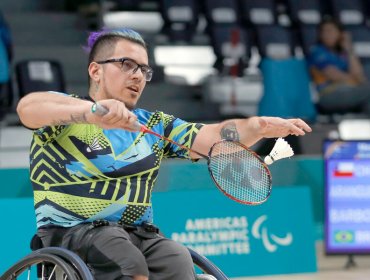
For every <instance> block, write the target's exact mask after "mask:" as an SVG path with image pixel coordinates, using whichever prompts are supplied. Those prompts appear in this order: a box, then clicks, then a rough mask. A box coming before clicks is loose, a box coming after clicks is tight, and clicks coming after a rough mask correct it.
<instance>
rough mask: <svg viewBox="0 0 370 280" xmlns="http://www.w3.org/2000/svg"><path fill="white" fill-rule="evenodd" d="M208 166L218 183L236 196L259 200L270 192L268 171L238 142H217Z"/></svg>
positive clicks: (240, 199)
mask: <svg viewBox="0 0 370 280" xmlns="http://www.w3.org/2000/svg"><path fill="white" fill-rule="evenodd" d="M209 168H210V171H211V173H212V176H213V179H214V180H215V182H216V184H217V185H218V187H219V188H220V189H221V190H222V191H223V192H224V193H225V194H227V195H228V196H231V197H233V198H234V199H236V200H239V201H241V202H243V201H244V202H249V203H259V202H262V201H264V200H265V199H266V198H267V197H268V196H269V193H270V186H271V179H270V174H269V172H267V170H266V168H265V167H264V165H263V163H262V162H261V161H260V160H259V159H258V158H257V157H256V155H254V154H252V153H251V152H250V151H248V150H246V149H245V148H244V147H242V146H240V145H238V144H236V143H235V142H232V141H224V142H220V143H218V144H217V145H215V146H214V147H213V149H212V153H211V155H210V162H209Z"/></svg>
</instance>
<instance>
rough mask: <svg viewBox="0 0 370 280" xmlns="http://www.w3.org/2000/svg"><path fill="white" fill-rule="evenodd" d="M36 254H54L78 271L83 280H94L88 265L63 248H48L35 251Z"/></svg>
mask: <svg viewBox="0 0 370 280" xmlns="http://www.w3.org/2000/svg"><path fill="white" fill-rule="evenodd" d="M35 253H37V254H40V253H47V254H53V255H56V256H58V257H61V258H62V259H63V260H65V261H67V262H68V263H69V264H70V265H71V266H72V267H73V268H74V269H75V271H78V274H79V276H80V278H79V279H81V280H94V277H93V276H92V274H91V272H90V269H89V268H88V267H87V265H86V263H85V262H84V261H83V260H82V259H81V258H80V257H79V256H78V255H77V254H76V253H74V252H72V251H70V250H67V249H65V248H62V247H46V248H42V249H39V250H37V251H35Z"/></svg>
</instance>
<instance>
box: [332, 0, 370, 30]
mask: <svg viewBox="0 0 370 280" xmlns="http://www.w3.org/2000/svg"><path fill="white" fill-rule="evenodd" d="M331 6H332V11H333V15H334V16H335V17H336V18H338V19H339V21H340V22H341V23H342V24H343V25H345V26H351V25H362V24H364V23H365V18H366V15H365V12H364V11H365V6H364V3H363V2H362V0H350V1H348V0H331Z"/></svg>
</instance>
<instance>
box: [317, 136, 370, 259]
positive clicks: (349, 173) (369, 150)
mask: <svg viewBox="0 0 370 280" xmlns="http://www.w3.org/2000/svg"><path fill="white" fill-rule="evenodd" d="M323 152H324V161H325V209H326V211H325V212H326V213H325V214H326V216H325V249H326V253H327V254H370V140H369V141H331V140H330V141H329V140H327V141H324V150H323Z"/></svg>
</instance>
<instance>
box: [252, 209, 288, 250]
mask: <svg viewBox="0 0 370 280" xmlns="http://www.w3.org/2000/svg"><path fill="white" fill-rule="evenodd" d="M266 220H267V215H263V216H261V217H259V218H258V219H257V220H256V221H255V222H254V224H253V226H252V235H253V237H254V238H256V239H261V240H262V243H263V246H264V247H265V249H266V250H267V251H268V252H270V253H273V252H275V251H276V250H277V248H278V246H288V245H290V244H292V242H293V235H292V233H291V232H288V233H287V234H286V235H285V236H284V237H279V236H277V235H275V234H273V233H270V232H269V231H268V229H267V227H266V226H265V225H264V222H265V221H266Z"/></svg>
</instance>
